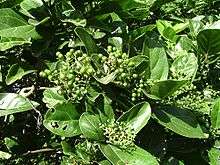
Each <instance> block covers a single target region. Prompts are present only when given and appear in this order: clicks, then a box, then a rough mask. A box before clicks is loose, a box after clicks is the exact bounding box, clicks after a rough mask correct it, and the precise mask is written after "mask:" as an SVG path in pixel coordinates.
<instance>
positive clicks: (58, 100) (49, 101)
mask: <svg viewBox="0 0 220 165" xmlns="http://www.w3.org/2000/svg"><path fill="white" fill-rule="evenodd" d="M57 90H58V89H57V88H48V89H46V90H45V91H44V93H43V95H44V97H43V102H44V103H45V104H46V106H47V107H48V108H53V107H55V106H56V105H57V104H62V103H64V102H65V101H66V100H65V98H64V97H63V96H62V95H59V94H58V93H57Z"/></svg>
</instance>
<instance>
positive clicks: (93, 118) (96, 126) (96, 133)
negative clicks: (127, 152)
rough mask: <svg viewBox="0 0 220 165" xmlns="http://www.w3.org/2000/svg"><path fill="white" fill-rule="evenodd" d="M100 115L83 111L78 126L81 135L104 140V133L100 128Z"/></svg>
mask: <svg viewBox="0 0 220 165" xmlns="http://www.w3.org/2000/svg"><path fill="white" fill-rule="evenodd" d="M100 123H101V121H100V117H99V116H98V115H90V114H89V113H87V112H86V113H83V114H82V115H81V117H80V119H79V126H80V129H81V131H82V133H83V135H84V136H85V137H87V138H89V139H92V140H104V134H103V131H102V129H101V128H100Z"/></svg>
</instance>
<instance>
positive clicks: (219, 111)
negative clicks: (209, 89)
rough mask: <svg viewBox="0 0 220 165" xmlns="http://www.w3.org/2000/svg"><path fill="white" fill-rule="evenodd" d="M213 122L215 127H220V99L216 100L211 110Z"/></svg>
mask: <svg viewBox="0 0 220 165" xmlns="http://www.w3.org/2000/svg"><path fill="white" fill-rule="evenodd" d="M211 123H212V127H213V128H215V129H220V99H218V100H216V102H215V104H214V106H213V109H212V111H211Z"/></svg>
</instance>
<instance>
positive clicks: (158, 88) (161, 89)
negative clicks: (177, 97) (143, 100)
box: [143, 80, 189, 99]
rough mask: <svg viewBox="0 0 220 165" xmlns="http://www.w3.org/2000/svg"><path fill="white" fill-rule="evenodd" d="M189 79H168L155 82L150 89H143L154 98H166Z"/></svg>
mask: <svg viewBox="0 0 220 165" xmlns="http://www.w3.org/2000/svg"><path fill="white" fill-rule="evenodd" d="M188 82H189V81H188V80H166V81H158V82H154V83H153V84H152V86H151V87H150V89H149V91H148V90H143V92H144V94H145V95H146V96H148V97H149V98H152V99H164V98H166V97H168V96H171V95H172V94H174V93H175V92H176V91H177V90H178V89H180V88H181V87H183V86H184V85H185V84H186V83H188Z"/></svg>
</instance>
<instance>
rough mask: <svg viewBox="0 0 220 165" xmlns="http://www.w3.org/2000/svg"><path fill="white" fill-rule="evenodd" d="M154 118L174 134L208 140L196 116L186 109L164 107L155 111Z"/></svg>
mask: <svg viewBox="0 0 220 165" xmlns="http://www.w3.org/2000/svg"><path fill="white" fill-rule="evenodd" d="M153 117H154V118H156V119H157V120H158V122H159V123H160V124H161V125H163V126H165V127H166V128H168V129H170V130H172V131H173V132H175V133H177V134H179V135H182V136H185V137H189V138H208V136H209V135H208V134H206V133H205V132H203V129H202V127H201V126H200V124H199V122H198V121H197V119H196V117H195V116H194V114H193V113H192V112H191V111H189V110H185V109H178V108H175V107H169V106H166V107H165V106H163V107H158V108H157V109H155V110H154V115H153Z"/></svg>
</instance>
